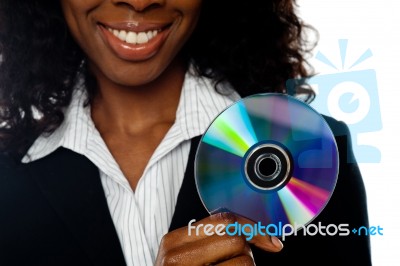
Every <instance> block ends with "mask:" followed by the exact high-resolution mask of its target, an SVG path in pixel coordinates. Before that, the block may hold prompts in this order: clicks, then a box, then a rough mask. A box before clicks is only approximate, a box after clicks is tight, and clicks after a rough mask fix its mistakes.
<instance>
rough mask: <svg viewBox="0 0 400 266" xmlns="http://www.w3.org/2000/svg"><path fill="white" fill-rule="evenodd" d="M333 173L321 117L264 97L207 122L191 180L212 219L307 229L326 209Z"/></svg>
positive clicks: (285, 99) (328, 134)
mask: <svg viewBox="0 0 400 266" xmlns="http://www.w3.org/2000/svg"><path fill="white" fill-rule="evenodd" d="M338 166H339V161H338V152H337V146H336V142H335V138H334V135H333V133H332V131H331V129H330V128H329V126H328V124H327V123H326V121H325V120H324V119H323V117H322V116H321V115H320V114H319V113H317V112H316V111H315V110H314V109H312V108H311V107H310V106H309V105H307V104H306V103H304V102H302V101H300V100H297V99H296V98H294V97H291V96H287V95H283V94H278V93H266V94H256V95H253V96H249V97H247V98H243V99H241V100H239V101H238V102H236V103H235V104H233V105H231V106H230V107H229V108H227V109H226V110H225V111H223V112H222V113H221V114H220V115H219V116H218V117H217V118H216V119H215V120H214V121H213V122H212V124H211V125H210V127H209V128H208V129H207V131H206V132H205V134H204V135H203V137H202V139H201V141H200V144H199V147H198V150H197V154H196V160H195V179H196V186H197V190H198V193H199V195H200V198H201V200H202V201H203V204H204V206H205V207H206V209H207V210H208V211H209V213H211V214H213V213H217V212H221V211H231V212H233V213H236V214H239V215H241V216H243V217H246V218H248V219H250V220H253V221H254V222H261V223H262V224H278V223H279V222H281V223H282V224H292V225H306V224H308V223H309V222H311V221H312V220H313V219H314V218H315V217H316V216H317V215H318V214H319V213H320V212H321V211H322V210H323V208H324V207H325V205H326V204H327V203H328V201H329V199H330V197H331V195H332V193H333V190H334V188H335V185H336V180H337V176H338Z"/></svg>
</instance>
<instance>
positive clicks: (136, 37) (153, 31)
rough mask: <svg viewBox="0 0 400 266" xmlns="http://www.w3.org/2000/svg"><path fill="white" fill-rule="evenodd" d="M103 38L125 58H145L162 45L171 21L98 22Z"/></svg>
mask: <svg viewBox="0 0 400 266" xmlns="http://www.w3.org/2000/svg"><path fill="white" fill-rule="evenodd" d="M98 26H99V27H100V29H101V32H102V36H103V39H104V40H105V42H106V44H107V45H108V46H109V47H110V48H111V50H112V51H114V53H115V54H116V55H118V56H119V57H120V58H122V59H125V60H133V61H140V60H146V59H148V58H150V57H152V56H153V55H155V54H156V53H157V52H158V51H159V50H160V49H161V47H162V45H163V44H164V42H165V41H166V39H167V36H168V35H169V33H170V31H171V26H172V23H163V24H159V23H157V24H156V23H141V24H139V23H133V22H124V23H114V24H108V25H106V24H100V23H99V25H98Z"/></svg>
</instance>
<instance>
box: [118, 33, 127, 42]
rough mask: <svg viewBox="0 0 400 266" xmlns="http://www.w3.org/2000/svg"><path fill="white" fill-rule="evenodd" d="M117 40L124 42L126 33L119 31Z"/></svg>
mask: <svg viewBox="0 0 400 266" xmlns="http://www.w3.org/2000/svg"><path fill="white" fill-rule="evenodd" d="M118 38H119V39H120V40H121V41H125V40H126V31H124V30H121V31H120V32H119V34H118Z"/></svg>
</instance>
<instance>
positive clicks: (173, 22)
mask: <svg viewBox="0 0 400 266" xmlns="http://www.w3.org/2000/svg"><path fill="white" fill-rule="evenodd" d="M61 4H62V8H63V12H64V16H65V19H66V22H67V25H68V27H69V29H70V32H71V33H72V35H73V37H74V39H75V40H76V42H77V43H78V44H79V45H80V47H81V48H82V50H83V51H84V52H85V53H86V55H87V58H88V65H89V68H90V70H91V71H92V73H93V74H94V76H95V78H96V80H97V84H98V94H97V95H96V97H95V100H94V102H93V104H92V105H91V115H92V119H93V121H94V124H95V126H96V128H97V129H98V130H99V132H100V134H101V136H102V138H103V139H104V141H105V143H106V145H107V146H108V148H109V150H110V152H111V154H112V155H113V157H114V158H115V160H116V162H117V163H118V165H119V166H120V168H121V170H122V172H123V173H124V175H125V177H126V178H127V179H128V181H129V183H130V185H131V187H132V189H133V190H135V188H136V185H137V183H138V181H139V179H140V177H141V176H142V175H143V172H144V170H145V167H146V165H147V163H148V161H149V159H150V157H151V155H152V154H153V153H154V151H155V149H156V148H157V146H158V145H159V144H160V142H161V141H162V139H163V137H164V136H165V134H166V133H167V131H168V130H169V129H170V127H171V126H172V124H173V123H174V120H175V114H176V110H177V106H178V103H179V97H180V93H181V89H182V84H183V80H184V75H185V72H186V65H185V64H184V62H183V61H182V60H181V59H180V57H179V52H180V50H181V48H182V46H183V45H184V43H185V42H186V41H187V39H188V38H189V36H190V35H191V33H192V32H193V30H194V28H195V26H196V23H197V20H198V17H199V15H200V10H201V0H190V1H188V0H123V1H122V0H86V1H82V0H61ZM120 22H121V23H126V22H132V23H139V24H146V23H164V24H168V25H169V27H168V30H169V34H168V35H167V36H166V38H165V40H164V41H163V43H162V45H161V47H160V48H159V49H157V50H156V51H155V52H154V53H152V54H151V55H150V56H146V57H145V58H140V59H137V58H133V59H132V58H128V59H127V58H124V57H122V56H121V55H120V54H118V53H116V52H115V51H114V50H113V49H111V48H110V45H109V44H108V43H107V41H106V40H107V37H105V36H106V35H105V34H104V32H103V29H104V28H102V25H103V24H107V23H111V24H112V23H120ZM132 147H134V148H132ZM133 162H134V163H133ZM237 219H238V218H237V217H235V216H233V215H213V216H210V217H208V218H206V219H204V220H202V221H199V223H204V224H206V223H214V224H218V223H223V224H227V223H229V222H232V221H236V220H237ZM240 219H242V218H240ZM239 222H243V220H240V221H239ZM252 243H253V244H255V245H257V246H259V247H260V248H262V249H264V250H267V251H273V252H276V251H279V250H280V249H281V248H282V247H281V245H280V244H279V243H278V245H277V246H275V245H273V242H272V239H271V238H270V237H268V236H266V237H262V238H257V237H256V238H253V240H252ZM205 251H207V252H205ZM176 263H179V265H195V264H194V263H198V265H207V264H217V263H219V264H218V265H253V264H254V262H253V259H252V255H251V249H250V248H249V245H248V243H247V242H246V241H245V240H244V239H243V238H242V237H228V236H225V237H221V236H215V235H214V236H204V235H201V236H194V237H188V234H187V228H181V229H178V230H176V231H174V232H171V233H168V234H166V235H165V237H164V238H163V241H162V243H161V245H160V250H159V254H158V256H157V262H156V265H171V264H174V265H175V264H176Z"/></svg>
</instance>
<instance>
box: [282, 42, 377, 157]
mask: <svg viewBox="0 0 400 266" xmlns="http://www.w3.org/2000/svg"><path fill="white" fill-rule="evenodd" d="M347 46H348V40H346V39H340V40H339V49H340V55H341V62H342V66H341V69H340V68H339V67H337V66H335V65H334V64H333V63H332V62H331V61H330V60H329V59H328V57H327V56H325V55H324V54H323V53H321V52H318V53H317V54H316V56H315V59H316V60H318V61H320V62H322V63H323V64H325V65H327V66H330V67H331V68H333V69H335V72H336V73H330V74H321V75H316V76H313V77H311V78H305V79H296V80H289V81H288V82H287V84H286V85H287V89H288V92H289V93H290V92H293V91H294V88H295V86H297V84H299V83H302V82H304V81H305V82H306V83H308V84H310V85H311V86H312V87H313V88H314V89H315V92H316V98H315V100H314V101H313V102H312V103H311V104H310V106H312V107H313V108H314V109H316V110H317V111H318V112H320V113H321V114H324V115H328V116H332V117H334V118H336V119H337V120H341V121H344V122H345V123H346V124H347V125H348V126H349V129H350V132H351V136H352V147H353V151H354V155H355V159H356V160H357V162H360V163H379V162H380V161H381V153H380V150H379V149H378V148H377V147H374V146H373V145H369V143H362V144H360V143H359V135H360V134H363V133H369V132H376V131H379V130H381V129H382V119H381V113H380V106H379V95H378V85H377V79H376V72H375V70H373V69H365V70H352V69H353V68H354V67H355V66H358V65H359V64H361V63H362V62H364V61H365V60H367V59H368V58H370V57H372V51H371V50H370V49H367V50H366V51H365V52H364V53H362V54H361V56H359V58H358V59H357V60H356V61H355V62H354V63H352V64H350V67H345V65H346V53H347ZM349 159H351V158H350V157H349Z"/></svg>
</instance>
